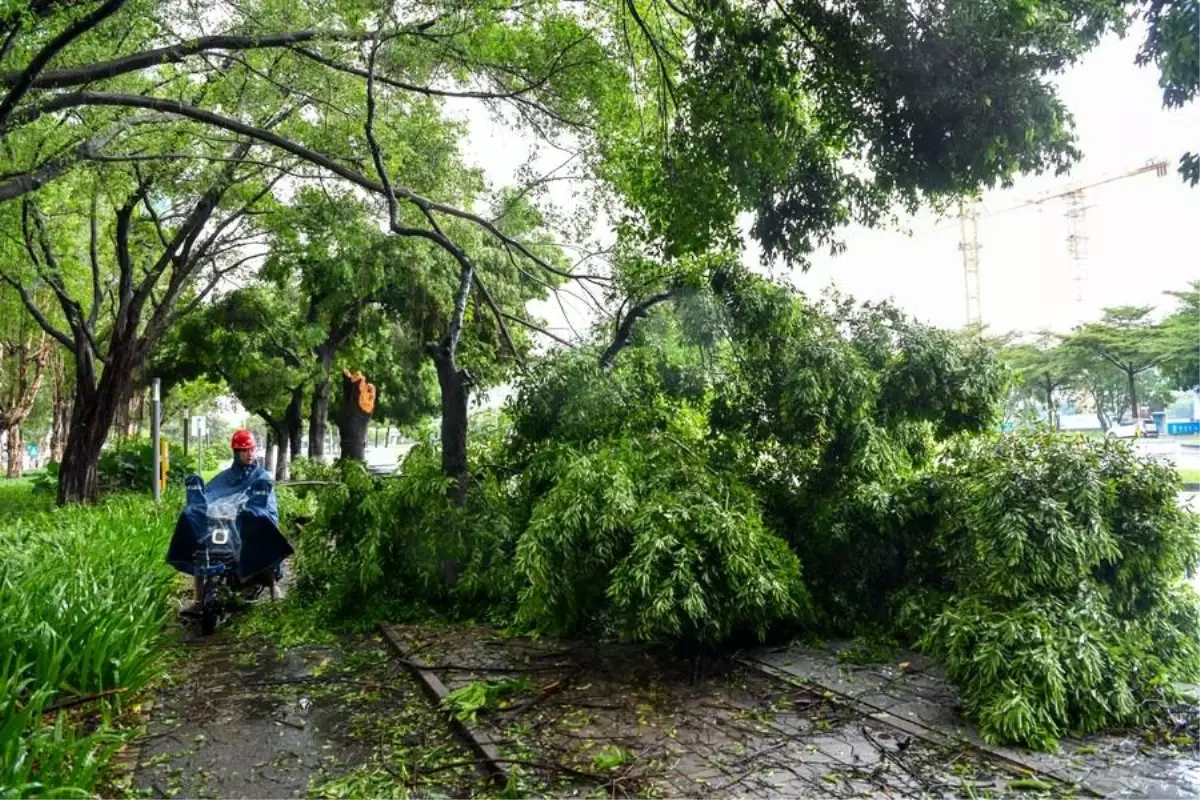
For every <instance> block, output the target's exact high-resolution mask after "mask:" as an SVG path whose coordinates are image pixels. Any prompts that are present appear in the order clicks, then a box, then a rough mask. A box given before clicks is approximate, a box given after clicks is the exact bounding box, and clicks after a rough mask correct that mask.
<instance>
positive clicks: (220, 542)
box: [167, 461, 292, 578]
mask: <svg viewBox="0 0 1200 800" xmlns="http://www.w3.org/2000/svg"><path fill="white" fill-rule="evenodd" d="M203 551H208V553H209V554H210V555H211V556H217V557H232V558H233V559H234V561H235V563H236V564H237V573H238V576H239V577H241V578H248V577H250V576H253V575H256V574H257V573H259V572H262V571H263V570H266V569H272V568H276V567H278V566H279V563H280V562H281V561H283V559H284V558H286V557H288V556H289V555H291V554H292V547H291V545H289V544H288V542H287V539H285V538H284V537H283V534H282V533H280V532H279V503H278V501H277V499H276V497H275V486H274V484H273V483H272V482H271V476H270V473H268V472H267V471H266V470H265V469H263V468H262V467H260V466H258V465H257V464H250V465H242V464H239V463H237V462H236V461H235V462H234V463H233V464H232V465H230V467H229V468H228V469H226V470H225V471H223V472H221V473H220V474H218V475H217V476H215V477H214V478H213V479H212V481H211V482H210V483H209V484H208V485H205V484H204V481H203V480H201V479H200V477H199V476H196V475H193V476H192V477H190V478H188V480H187V504H186V505H185V507H184V509H183V513H182V514H180V515H179V521H178V522H177V523H176V525H175V535H174V536H173V537H171V544H170V547H169V548H168V550H167V563H169V564H170V565H171V566H173V567H174V568H175V569H177V570H179V571H180V572H186V573H188V574H189V575H194V574H196V564H195V562H196V554H197V553H198V552H203Z"/></svg>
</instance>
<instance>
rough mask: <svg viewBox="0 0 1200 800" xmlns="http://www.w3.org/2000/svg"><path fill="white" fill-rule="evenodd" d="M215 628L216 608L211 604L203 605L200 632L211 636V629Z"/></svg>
mask: <svg viewBox="0 0 1200 800" xmlns="http://www.w3.org/2000/svg"><path fill="white" fill-rule="evenodd" d="M216 629H217V608H216V606H215V605H213V606H205V607H204V611H203V612H201V614H200V633H202V634H203V635H205V636H212V634H213V631H215V630H216Z"/></svg>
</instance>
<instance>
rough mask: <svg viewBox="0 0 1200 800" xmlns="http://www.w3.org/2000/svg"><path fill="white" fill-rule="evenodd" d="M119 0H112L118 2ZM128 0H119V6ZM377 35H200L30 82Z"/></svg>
mask: <svg viewBox="0 0 1200 800" xmlns="http://www.w3.org/2000/svg"><path fill="white" fill-rule="evenodd" d="M114 1H115V0H110V2H114ZM123 2H124V0H119V2H118V5H120V3H123ZM374 37H375V34H374V33H372V32H369V31H360V32H354V31H313V30H308V31H288V32H284V33H276V34H268V35H262V36H232V35H223V34H218V35H214V36H200V37H197V38H195V39H190V40H188V41H186V42H180V43H178V44H173V45H168V46H166V47H159V48H156V49H154V50H146V51H144V52H141V53H133V54H130V55H127V56H121V57H119V58H114V59H110V60H108V61H101V62H99V63H96V64H87V65H85V66H82V67H67V68H65V69H57V70H50V71H48V72H42V73H41V74H40V75H38V76H37V77H35V78H34V79H33V80H32V81H31V82H30V88H34V89H64V88H66V87H68V86H80V85H83V84H86V83H92V82H94V81H99V80H104V79H105V78H115V77H117V76H118V75H125V74H127V73H130V72H137V71H138V70H141V69H146V68H147V67H155V66H159V65H161V64H177V63H179V62H181V61H183V60H184V59H186V58H188V57H189V56H194V55H197V54H199V53H204V52H206V51H209V50H262V49H268V48H272V47H289V46H290V45H294V44H300V43H302V42H311V41H316V40H327V41H339V42H364V41H368V40H370V39H373V38H374ZM22 74H23V73H18V72H5V73H2V74H0V85H4V86H15V85H16V84H17V82H18V81H19V79H20V76H21V75H22Z"/></svg>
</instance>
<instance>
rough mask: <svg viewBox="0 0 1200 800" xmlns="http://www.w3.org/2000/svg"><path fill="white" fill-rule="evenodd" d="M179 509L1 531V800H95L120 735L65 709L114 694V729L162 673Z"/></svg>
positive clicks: (137, 507) (96, 512)
mask: <svg viewBox="0 0 1200 800" xmlns="http://www.w3.org/2000/svg"><path fill="white" fill-rule="evenodd" d="M175 508H177V505H166V504H165V505H164V506H163V507H162V508H161V509H155V508H154V506H153V505H152V504H151V503H150V501H149V499H125V498H118V499H114V500H110V501H108V502H107V503H105V504H104V505H102V506H100V507H75V508H69V509H61V510H56V511H53V512H41V513H35V514H32V515H29V516H25V517H22V518H19V519H16V520H13V521H5V522H4V523H0V654H3V655H0V796H3V797H9V796H50V797H65V796H72V795H73V796H90V795H91V794H92V788H93V786H94V784H95V782H96V781H97V780H98V778H99V777H100V774H101V770H102V769H103V768H104V766H105V762H106V760H107V758H108V757H109V756H110V755H111V754H112V753H113V752H114V751H115V749H116V748H117V747H119V745H120V743H121V741H122V739H121V736H120V735H118V733H117V732H115V731H113V730H110V729H109V728H108V727H107V725H106V723H104V722H101V724H100V725H99V727H98V728H94V729H90V730H88V731H81V730H77V729H76V727H75V726H74V725H73V724H72V723H71V722H70V720H69V718H68V716H69V715H68V714H67V713H66V712H52V713H49V714H47V713H45V712H46V711H47V709H49V708H50V707H51V706H53V705H55V704H56V703H59V702H62V701H63V700H70V699H74V698H79V697H86V696H91V695H99V694H101V693H111V694H106V696H105V698H104V699H102V700H99V701H98V702H96V703H95V704H94V705H92V706H91V708H94V709H98V710H99V711H100V712H101V717H102V718H103V719H107V718H108V716H109V715H110V714H111V713H112V712H113V710H114V709H116V708H119V707H120V704H121V703H122V702H124V701H125V700H126V699H127V698H129V697H132V696H133V695H134V694H136V693H137V692H138V691H139V690H140V689H141V688H143V687H144V686H146V685H147V683H148V682H150V681H151V679H152V678H153V677H154V676H155V675H156V672H157V670H158V669H159V667H160V663H161V658H162V654H163V651H162V639H161V637H162V632H163V623H164V622H165V620H166V618H167V615H168V613H169V612H168V607H169V603H170V596H171V586H172V582H173V580H174V577H173V576H174V573H173V572H172V571H171V569H170V568H169V567H168V566H167V565H166V564H165V563H164V562H163V553H164V552H165V547H166V542H167V541H168V539H169V538H170V532H171V528H172V526H173V524H174V518H175V512H174V510H173V509H175Z"/></svg>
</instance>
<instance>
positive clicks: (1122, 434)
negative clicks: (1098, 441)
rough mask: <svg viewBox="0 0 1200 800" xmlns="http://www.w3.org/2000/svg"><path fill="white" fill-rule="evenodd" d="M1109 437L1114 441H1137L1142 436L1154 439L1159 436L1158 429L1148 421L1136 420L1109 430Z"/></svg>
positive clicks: (1116, 425) (1118, 424)
mask: <svg viewBox="0 0 1200 800" xmlns="http://www.w3.org/2000/svg"><path fill="white" fill-rule="evenodd" d="M1108 436H1109V437H1110V438H1112V439H1137V438H1139V437H1142V436H1145V437H1146V438H1148V439H1153V438H1156V437H1157V436H1158V428H1156V427H1154V423H1153V422H1151V421H1150V420H1148V419H1135V420H1132V421H1125V422H1118V423H1116V424H1114V425H1113V426H1112V427H1110V428H1109V429H1108Z"/></svg>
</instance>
